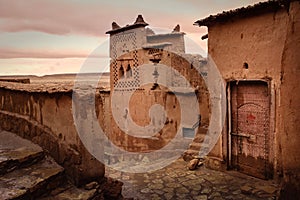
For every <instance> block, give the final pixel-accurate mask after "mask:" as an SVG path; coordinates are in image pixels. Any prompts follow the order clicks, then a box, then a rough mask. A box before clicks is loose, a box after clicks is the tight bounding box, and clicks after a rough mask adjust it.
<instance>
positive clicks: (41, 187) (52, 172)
mask: <svg viewBox="0 0 300 200" xmlns="http://www.w3.org/2000/svg"><path fill="white" fill-rule="evenodd" d="M63 172H64V169H63V168H62V167H61V166H59V165H58V164H57V163H56V162H55V161H54V160H53V159H52V158H50V157H48V156H46V157H45V158H44V159H43V160H41V161H39V162H38V163H35V164H32V165H31V166H28V167H23V168H19V169H18V170H14V171H12V172H9V173H6V174H4V175H2V176H0V199H1V200H7V199H14V200H17V199H36V198H37V197H38V196H40V195H42V194H46V193H47V192H49V191H51V190H53V189H54V188H56V187H57V186H58V185H60V184H61V183H62V182H63V181H64V176H63Z"/></svg>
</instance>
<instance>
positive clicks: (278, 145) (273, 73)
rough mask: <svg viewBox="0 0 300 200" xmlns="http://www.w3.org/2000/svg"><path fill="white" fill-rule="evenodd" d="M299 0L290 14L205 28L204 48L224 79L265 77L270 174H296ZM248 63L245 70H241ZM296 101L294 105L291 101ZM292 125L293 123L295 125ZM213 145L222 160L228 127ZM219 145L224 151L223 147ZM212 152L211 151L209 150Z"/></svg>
mask: <svg viewBox="0 0 300 200" xmlns="http://www.w3.org/2000/svg"><path fill="white" fill-rule="evenodd" d="M298 25H299V2H293V3H291V7H290V11H289V13H288V12H287V11H286V10H285V9H281V10H279V11H277V12H276V13H268V14H263V15H259V16H253V17H249V18H239V19H233V20H232V21H229V22H226V23H224V24H222V23H218V24H216V25H213V26H211V27H209V30H208V35H209V40H208V51H209V54H210V56H211V57H212V59H213V61H214V62H215V63H216V65H217V67H218V68H219V70H220V72H221V74H222V76H223V78H224V79H225V81H226V83H228V82H230V81H232V80H264V81H266V82H268V84H269V88H270V91H269V93H270V94H271V100H270V101H271V102H270V103H271V113H270V115H271V120H270V122H271V124H270V125H271V136H272V137H273V139H272V138H271V139H270V141H271V142H273V145H272V146H273V147H271V149H270V153H271V156H272V160H273V162H274V163H273V164H274V167H275V169H274V176H275V177H281V176H282V175H285V177H286V176H287V175H286V173H290V174H293V175H295V174H299V172H298V171H299V168H300V166H299V164H300V159H299V148H297V146H299V144H300V142H299V139H298V138H299V137H298V136H297V135H298V133H299V126H298V124H299V123H297V122H298V121H299V105H298V104H299V92H298V91H299V80H298V79H299V78H297V77H299V76H298V74H299V58H298V57H297V56H296V54H297V53H296V52H299V34H296V33H297V30H298V28H299V26H298ZM244 63H247V64H248V69H245V68H244ZM296 102H297V103H296ZM296 124H297V125H296ZM227 129H228V127H226V126H225V127H224V129H223V130H224V131H223V134H222V138H220V140H219V141H220V142H221V143H223V144H222V145H217V146H216V147H215V148H214V151H215V152H220V153H219V154H215V155H217V156H218V157H219V158H220V159H221V160H226V159H228V158H227V152H226V151H227V144H226V142H227V141H226V137H227V135H226V134H227V131H226V130H227ZM222 149H223V150H222ZM214 151H213V152H214Z"/></svg>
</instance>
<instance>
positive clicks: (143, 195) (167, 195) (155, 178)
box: [106, 159, 278, 200]
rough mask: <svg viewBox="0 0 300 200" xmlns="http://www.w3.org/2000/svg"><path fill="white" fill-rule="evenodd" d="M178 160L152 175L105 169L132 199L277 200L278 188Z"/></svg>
mask: <svg viewBox="0 0 300 200" xmlns="http://www.w3.org/2000/svg"><path fill="white" fill-rule="evenodd" d="M186 164H187V163H186V162H184V161H183V160H182V159H179V160H177V161H175V162H174V163H172V164H171V165H169V166H168V167H165V168H163V169H160V170H157V171H155V172H152V173H143V174H141V173H140V174H133V173H125V172H119V171H116V170H113V169H111V168H108V167H107V169H106V176H108V177H111V178H114V179H118V180H120V181H122V182H123V183H124V185H123V193H122V194H123V196H124V197H126V198H130V197H132V198H133V199H182V200H188V199H195V200H198V199H199V200H202V199H203V200H205V199H213V200H217V199H226V200H227V199H228V200H229V199H232V200H242V199H243V200H247V199H249V200H250V199H270V200H271V199H276V194H277V193H278V185H277V184H276V183H275V182H274V181H264V180H260V179H257V178H253V177H250V176H247V175H244V174H241V173H238V172H236V171H226V172H220V171H215V170H211V169H207V168H205V167H204V166H202V167H200V168H198V169H197V170H194V171H189V170H188V169H187V168H186Z"/></svg>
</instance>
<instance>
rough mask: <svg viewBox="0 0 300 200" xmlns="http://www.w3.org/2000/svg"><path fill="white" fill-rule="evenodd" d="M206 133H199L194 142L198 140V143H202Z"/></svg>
mask: <svg viewBox="0 0 300 200" xmlns="http://www.w3.org/2000/svg"><path fill="white" fill-rule="evenodd" d="M205 136H206V135H204V134H197V135H196V136H195V138H194V140H193V142H198V143H201V142H203V141H204V138H205Z"/></svg>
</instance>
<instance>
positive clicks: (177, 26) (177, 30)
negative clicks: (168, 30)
mask: <svg viewBox="0 0 300 200" xmlns="http://www.w3.org/2000/svg"><path fill="white" fill-rule="evenodd" d="M174 32H180V26H179V24H177V25H176V26H175V28H174V29H173V31H172V33H174Z"/></svg>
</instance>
